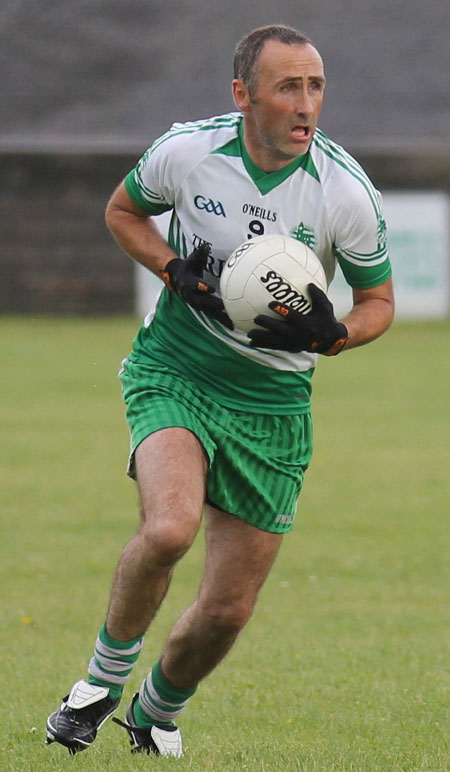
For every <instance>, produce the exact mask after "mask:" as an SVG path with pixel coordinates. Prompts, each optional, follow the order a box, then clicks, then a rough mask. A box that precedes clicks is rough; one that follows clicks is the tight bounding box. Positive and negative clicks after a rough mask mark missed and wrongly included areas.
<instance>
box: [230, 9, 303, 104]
mask: <svg viewBox="0 0 450 772" xmlns="http://www.w3.org/2000/svg"><path fill="white" fill-rule="evenodd" d="M266 40H279V41H280V43H285V44H286V45H288V46H291V45H298V46H304V45H307V44H310V45H314V44H313V42H312V41H311V40H310V39H309V38H307V37H306V36H305V35H303V34H302V33H301V32H299V31H298V30H296V29H294V28H293V27H288V26H286V25H285V24H268V25H267V26H266V27H257V28H256V29H254V30H252V31H251V32H249V33H248V34H247V35H245V36H244V37H243V38H242V39H241V40H240V41H239V43H238V44H237V46H236V48H235V51H234V59H233V71H234V77H235V78H239V80H242V82H243V83H244V84H245V85H246V86H247V88H248V89H249V91H252V90H253V89H254V87H255V62H256V59H257V58H258V54H259V53H260V51H261V49H262V47H263V45H264V43H265V42H266Z"/></svg>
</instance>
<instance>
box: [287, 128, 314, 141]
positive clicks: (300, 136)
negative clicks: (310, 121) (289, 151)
mask: <svg viewBox="0 0 450 772" xmlns="http://www.w3.org/2000/svg"><path fill="white" fill-rule="evenodd" d="M291 133H292V136H293V138H294V139H296V140H299V141H303V142H304V141H305V140H307V139H309V138H310V136H311V130H310V128H309V126H299V125H297V126H293V127H292V129H291Z"/></svg>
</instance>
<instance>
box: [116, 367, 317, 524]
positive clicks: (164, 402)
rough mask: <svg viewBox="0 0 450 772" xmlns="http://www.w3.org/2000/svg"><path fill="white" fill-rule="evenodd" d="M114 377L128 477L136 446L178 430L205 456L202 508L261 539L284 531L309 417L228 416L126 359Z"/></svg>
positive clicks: (307, 443)
mask: <svg viewBox="0 0 450 772" xmlns="http://www.w3.org/2000/svg"><path fill="white" fill-rule="evenodd" d="M119 377H120V381H121V384H122V391H123V397H124V400H125V403H126V406H127V421H128V426H129V429H130V434H131V455H130V462H129V466H128V474H129V475H130V476H131V477H134V476H135V471H134V452H135V450H136V448H137V447H138V445H139V444H140V443H141V442H142V440H144V439H145V438H146V437H148V435H150V434H152V433H153V432H156V431H158V430H160V429H165V428H168V427H171V426H181V427H184V428H186V429H189V430H190V431H191V432H193V433H194V434H195V435H196V437H197V438H198V439H199V441H200V442H201V444H202V445H203V448H204V450H205V452H206V456H207V458H208V461H209V466H208V471H207V477H206V490H207V501H208V503H210V504H211V505H212V506H215V507H217V508H218V509H221V510H223V511H224V512H229V513H231V514H233V515H237V516H238V517H240V518H242V519H243V520H246V521H247V522H248V523H250V524H251V525H254V526H256V527H257V528H261V529H262V530H264V531H271V532H272V533H285V532H287V531H290V530H291V528H292V526H293V523H294V519H295V514H296V509H297V499H298V497H299V494H300V490H301V487H302V484H303V477H304V474H305V471H306V469H307V467H308V464H309V461H310V458H311V452H312V424H311V416H310V414H309V413H306V414H304V415H269V414H259V413H246V412H242V411H238V410H231V409H230V408H227V407H224V406H223V405H220V404H218V403H217V402H215V401H214V400H212V399H210V397H208V395H207V394H205V392H202V391H201V390H200V389H199V388H198V387H197V386H196V385H195V384H194V383H192V382H189V381H188V380H187V379H185V378H184V377H182V376H180V375H178V374H176V373H174V372H173V371H171V370H167V369H166V368H164V367H160V368H154V367H153V366H152V367H149V366H146V365H143V364H140V363H139V364H137V363H136V362H134V361H132V360H130V359H126V360H124V362H123V365H122V369H121V372H120V376H119Z"/></svg>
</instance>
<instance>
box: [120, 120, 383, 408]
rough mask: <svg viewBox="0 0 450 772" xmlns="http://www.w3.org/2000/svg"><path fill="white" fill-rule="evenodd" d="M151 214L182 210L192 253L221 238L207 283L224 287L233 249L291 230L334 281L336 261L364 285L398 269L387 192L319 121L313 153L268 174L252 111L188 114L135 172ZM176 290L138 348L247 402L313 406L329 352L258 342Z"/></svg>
mask: <svg viewBox="0 0 450 772" xmlns="http://www.w3.org/2000/svg"><path fill="white" fill-rule="evenodd" d="M125 184H126V189H127V191H128V194H129V195H130V197H131V198H132V199H133V201H134V202H135V203H136V204H137V205H138V206H139V207H140V208H141V209H143V210H144V211H146V212H148V213H149V215H158V214H161V213H162V212H165V211H168V210H172V217H171V222H170V228H169V237H168V238H169V243H170V245H171V247H172V248H173V249H174V250H175V252H177V254H179V255H180V257H187V255H188V254H189V253H190V252H191V251H192V249H193V248H194V247H196V246H198V245H199V244H200V243H201V242H204V241H205V242H208V243H209V244H210V245H211V255H210V258H209V261H208V265H207V275H205V278H206V280H207V281H208V282H209V283H210V284H212V285H214V286H215V287H217V290H218V291H219V278H220V274H221V271H222V269H223V266H224V264H225V262H226V260H227V258H228V256H229V255H230V254H231V252H233V250H234V249H235V248H236V247H237V246H238V245H239V244H241V243H242V242H244V241H245V240H246V239H247V238H251V237H252V236H259V235H262V234H276V233H283V234H288V235H291V236H293V237H294V238H297V239H299V240H300V241H303V242H305V243H306V244H307V245H308V246H310V247H311V248H312V249H313V250H314V252H315V253H316V254H317V255H318V257H319V259H320V260H321V261H322V263H323V266H324V269H325V273H326V276H327V279H328V282H331V280H332V279H333V276H334V273H335V268H336V263H339V265H340V267H341V269H342V271H343V273H344V276H345V278H346V280H347V281H348V283H349V284H350V285H351V286H352V287H357V288H368V287H374V286H376V285H378V284H381V283H383V282H384V281H386V279H387V278H388V277H389V276H390V265H389V259H388V256H387V251H386V237H385V222H384V219H383V215H382V211H381V197H380V194H379V193H378V192H377V191H376V190H375V188H374V187H373V185H372V183H371V182H370V180H369V179H368V177H367V175H366V174H365V173H364V171H363V170H362V168H361V167H360V166H359V164H358V163H357V162H356V161H355V160H354V159H353V158H352V157H351V156H350V155H348V153H346V152H345V151H344V150H343V149H342V148H341V147H340V146H339V145H336V144H335V143H334V142H331V140H330V139H329V138H328V137H327V136H326V135H325V134H323V132H321V131H320V130H319V129H317V130H316V132H315V135H314V138H313V141H312V144H311V147H310V149H309V151H308V153H306V154H304V155H302V156H299V157H298V158H297V159H295V160H294V161H292V162H291V163H290V164H289V165H288V166H285V167H283V168H282V169H280V170H277V171H275V172H270V173H266V172H264V171H263V170H262V169H260V168H259V167H257V166H256V165H255V163H254V162H253V161H252V160H251V158H250V157H249V155H248V154H247V152H246V149H245V146H244V141H243V119H242V115H241V114H240V113H230V114H227V115H221V116H217V117H214V118H210V119H208V120H202V121H196V122H190V123H176V124H174V125H173V126H172V128H171V129H170V131H168V132H167V133H166V134H164V135H163V136H162V137H160V138H159V139H157V140H156V141H155V142H154V144H153V145H152V147H151V148H149V150H147V152H146V153H145V154H144V156H143V157H142V158H141V160H140V161H139V163H138V164H137V166H136V168H135V169H134V170H133V171H131V172H130V174H129V175H128V176H127V177H126V182H125ZM248 343H249V341H248V338H247V337H246V335H245V334H244V333H241V332H240V331H238V330H235V331H233V332H230V331H229V330H227V329H226V328H224V327H223V326H222V325H221V324H219V323H218V322H216V321H214V320H212V319H210V318H208V317H207V316H206V315H205V314H203V313H199V312H196V311H194V309H192V308H191V307H190V306H188V305H187V304H186V303H184V302H183V301H182V300H181V299H180V298H179V297H177V296H176V295H175V294H174V293H171V292H169V291H168V290H167V289H164V290H163V291H162V292H161V294H160V295H159V297H158V298H157V300H156V301H155V308H153V309H151V312H150V314H149V315H148V317H147V318H146V321H145V324H144V327H143V328H142V329H141V331H140V333H139V335H138V337H137V339H136V341H135V354H134V355H135V356H138V355H139V356H140V357H146V358H147V359H148V360H149V362H151V363H152V365H154V366H157V365H159V366H166V367H169V368H170V369H175V370H177V371H178V372H182V373H185V374H186V375H187V376H189V377H190V378H191V379H192V380H193V381H194V382H195V383H197V384H198V385H199V387H200V388H202V389H204V390H206V391H207V392H208V393H209V394H210V396H211V397H212V398H215V399H217V401H219V402H221V403H222V404H224V405H226V406H228V407H231V408H235V409H241V410H249V411H260V412H270V413H272V412H275V413H299V412H305V411H306V410H308V409H309V398H310V392H311V376H312V373H313V370H314V367H315V364H316V360H317V355H315V354H309V353H306V352H302V353H300V354H292V353H288V352H282V351H267V350H263V349H253V348H250V347H249V345H248Z"/></svg>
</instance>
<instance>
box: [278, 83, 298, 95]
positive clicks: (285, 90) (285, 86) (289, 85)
mask: <svg viewBox="0 0 450 772" xmlns="http://www.w3.org/2000/svg"><path fill="white" fill-rule="evenodd" d="M295 89H296V85H295V83H283V85H282V86H281V91H282V92H283V93H285V94H288V93H289V92H290V91H295Z"/></svg>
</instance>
